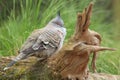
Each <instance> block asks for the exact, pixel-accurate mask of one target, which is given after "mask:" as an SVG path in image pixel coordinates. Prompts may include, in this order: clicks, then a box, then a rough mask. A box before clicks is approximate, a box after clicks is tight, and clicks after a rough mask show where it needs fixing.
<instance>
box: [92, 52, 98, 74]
mask: <svg viewBox="0 0 120 80" xmlns="http://www.w3.org/2000/svg"><path fill="white" fill-rule="evenodd" d="M96 58H97V52H94V53H93V58H92V70H93V72H97V70H96Z"/></svg>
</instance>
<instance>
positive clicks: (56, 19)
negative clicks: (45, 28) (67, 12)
mask: <svg viewBox="0 0 120 80" xmlns="http://www.w3.org/2000/svg"><path fill="white" fill-rule="evenodd" d="M50 23H53V24H56V25H59V26H61V27H64V22H63V20H62V19H61V17H60V11H59V12H58V13H57V16H56V17H55V18H53V19H52V20H51V21H50Z"/></svg>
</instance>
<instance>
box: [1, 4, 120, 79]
mask: <svg viewBox="0 0 120 80" xmlns="http://www.w3.org/2000/svg"><path fill="white" fill-rule="evenodd" d="M92 6H93V3H90V5H89V6H88V8H85V9H84V10H83V12H82V13H78V15H77V24H76V27H75V32H74V34H73V36H72V37H71V38H70V39H69V40H68V42H67V43H66V44H65V45H64V46H63V48H62V49H61V51H59V53H58V54H55V55H53V56H52V57H51V58H49V59H48V60H43V61H37V59H36V58H34V57H31V58H29V59H27V60H23V61H21V62H19V63H18V64H16V65H14V66H13V67H12V68H11V69H9V70H7V71H3V68H4V67H5V65H6V64H7V63H9V62H10V60H11V58H12V57H8V58H7V57H5V58H4V57H2V58H0V63H1V64H0V80H61V78H62V79H67V80H120V76H117V75H110V74H104V73H90V72H89V69H88V62H89V57H90V54H92V53H93V54H94V56H93V60H92V65H93V70H94V71H95V60H96V54H98V53H97V52H98V51H103V50H114V49H113V48H107V47H101V46H100V43H101V37H100V34H98V33H97V32H95V31H92V30H90V29H88V27H89V25H90V16H91V13H92Z"/></svg>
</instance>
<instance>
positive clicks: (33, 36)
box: [19, 29, 43, 54]
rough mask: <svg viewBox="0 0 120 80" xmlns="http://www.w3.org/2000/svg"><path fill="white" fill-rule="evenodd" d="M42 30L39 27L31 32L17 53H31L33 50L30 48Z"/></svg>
mask: <svg viewBox="0 0 120 80" xmlns="http://www.w3.org/2000/svg"><path fill="white" fill-rule="evenodd" d="M42 32H43V30H41V29H37V30H35V31H33V32H32V34H31V35H30V36H29V37H28V38H27V40H26V41H25V43H24V44H23V45H22V47H21V49H20V51H19V53H24V54H28V53H33V52H34V50H33V49H32V46H33V45H34V44H35V42H36V41H37V39H38V37H39V36H40V35H41V33H42Z"/></svg>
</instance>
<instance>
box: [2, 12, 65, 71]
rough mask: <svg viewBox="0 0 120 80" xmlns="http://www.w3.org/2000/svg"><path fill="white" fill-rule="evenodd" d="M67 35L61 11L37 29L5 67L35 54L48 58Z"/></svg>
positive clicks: (56, 50) (59, 47) (58, 47)
mask: <svg viewBox="0 0 120 80" xmlns="http://www.w3.org/2000/svg"><path fill="white" fill-rule="evenodd" d="M65 36H66V28H65V27H64V22H63V20H62V19H61V17H60V12H58V14H57V16H56V17H55V18H53V19H52V20H51V21H50V22H49V23H48V24H47V25H46V26H45V27H44V28H42V29H37V30H35V31H33V32H32V34H31V35H30V36H29V37H28V38H27V40H26V41H25V43H24V44H23V46H22V48H21V49H20V50H19V55H18V56H17V57H15V58H14V59H13V60H12V61H11V62H10V63H9V64H8V65H7V66H6V67H5V68H4V70H6V69H9V68H10V67H11V66H13V64H15V63H16V62H18V61H20V60H22V59H26V58H27V57H29V56H31V55H34V56H36V57H40V58H48V57H50V56H51V55H53V54H55V53H57V52H58V51H59V50H60V49H61V47H62V45H63V41H64V39H65Z"/></svg>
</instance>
